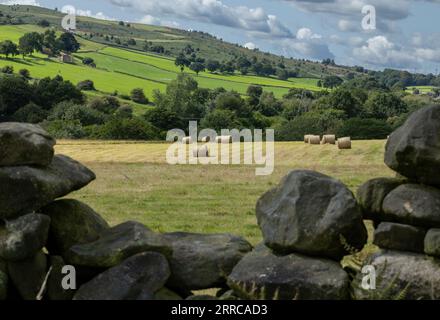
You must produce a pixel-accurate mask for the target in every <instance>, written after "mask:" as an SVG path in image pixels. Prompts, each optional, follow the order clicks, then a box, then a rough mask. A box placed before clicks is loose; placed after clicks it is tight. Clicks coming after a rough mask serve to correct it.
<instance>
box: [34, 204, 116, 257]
mask: <svg viewBox="0 0 440 320" xmlns="http://www.w3.org/2000/svg"><path fill="white" fill-rule="evenodd" d="M40 212H41V213H44V214H47V215H48V216H49V217H50V218H51V220H52V222H51V226H50V237H49V238H50V241H49V245H48V248H49V251H50V252H51V253H52V254H54V253H55V254H60V255H63V254H64V253H65V252H66V251H67V250H69V249H70V247H72V246H73V245H75V244H84V243H88V242H92V241H96V240H97V239H98V238H99V235H100V234H101V233H102V232H103V231H105V230H107V229H108V228H109V225H108V223H107V222H106V221H105V220H104V219H103V218H102V217H101V216H100V215H99V214H97V213H96V212H95V211H94V210H93V209H92V208H90V207H89V206H88V205H86V204H84V203H82V202H80V201H77V200H72V199H63V200H58V201H55V202H52V203H51V204H49V205H47V206H46V207H44V208H42V209H41V210H40Z"/></svg>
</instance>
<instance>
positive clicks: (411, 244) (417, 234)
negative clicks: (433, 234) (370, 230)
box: [374, 222, 426, 253]
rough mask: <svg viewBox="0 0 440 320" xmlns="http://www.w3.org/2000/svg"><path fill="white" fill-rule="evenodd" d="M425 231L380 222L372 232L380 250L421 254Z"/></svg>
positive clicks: (403, 225) (418, 228)
mask: <svg viewBox="0 0 440 320" xmlns="http://www.w3.org/2000/svg"><path fill="white" fill-rule="evenodd" d="M425 235H426V229H424V228H420V227H414V226H409V225H405V224H399V223H390V222H382V223H381V224H379V227H378V228H377V229H376V230H375V232H374V244H375V245H377V246H378V247H380V248H384V249H390V250H399V251H410V252H416V253H423V247H424V240H425Z"/></svg>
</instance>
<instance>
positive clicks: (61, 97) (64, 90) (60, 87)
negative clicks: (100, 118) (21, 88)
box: [33, 76, 84, 109]
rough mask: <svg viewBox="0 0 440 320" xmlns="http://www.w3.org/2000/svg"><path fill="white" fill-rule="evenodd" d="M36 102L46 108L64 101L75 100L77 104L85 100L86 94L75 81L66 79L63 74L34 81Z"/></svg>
mask: <svg viewBox="0 0 440 320" xmlns="http://www.w3.org/2000/svg"><path fill="white" fill-rule="evenodd" d="M33 90H34V102H35V103H36V104H38V105H39V106H42V107H43V108H45V109H50V108H51V107H52V106H54V105H56V104H58V103H60V102H62V101H73V102H74V103H77V104H82V103H83V102H84V95H83V93H82V92H81V90H79V89H78V88H77V87H76V86H75V85H73V83H71V82H70V81H64V79H63V78H62V77H61V76H56V77H54V78H53V79H51V78H49V77H47V78H44V79H41V80H40V81H38V82H36V83H34V85H33Z"/></svg>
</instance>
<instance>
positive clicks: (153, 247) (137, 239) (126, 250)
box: [64, 221, 172, 268]
mask: <svg viewBox="0 0 440 320" xmlns="http://www.w3.org/2000/svg"><path fill="white" fill-rule="evenodd" d="M146 251H154V252H159V253H162V254H164V255H165V256H167V257H169V256H171V254H172V247H171V244H170V243H169V241H167V240H166V239H165V238H164V236H163V235H161V234H158V233H155V232H153V231H151V230H150V229H149V228H147V227H146V226H144V225H143V224H141V223H138V222H133V221H128V222H126V223H123V224H120V225H118V226H116V227H113V228H110V229H107V230H105V231H104V232H103V233H102V234H101V236H100V238H99V239H98V240H96V241H94V242H90V243H85V244H79V245H74V246H72V247H71V248H70V249H69V250H68V251H67V253H66V256H65V257H64V258H65V259H66V261H67V262H68V263H69V264H72V265H79V266H86V267H94V268H111V267H114V266H116V265H118V264H119V263H121V262H122V261H124V260H125V259H127V258H129V257H130V256H132V255H135V254H137V253H141V252H146Z"/></svg>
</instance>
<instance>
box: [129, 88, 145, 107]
mask: <svg viewBox="0 0 440 320" xmlns="http://www.w3.org/2000/svg"><path fill="white" fill-rule="evenodd" d="M131 100H132V101H133V102H136V103H140V104H148V102H149V101H148V99H147V97H146V96H145V93H144V90H142V89H140V88H136V89H133V90H132V91H131Z"/></svg>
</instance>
